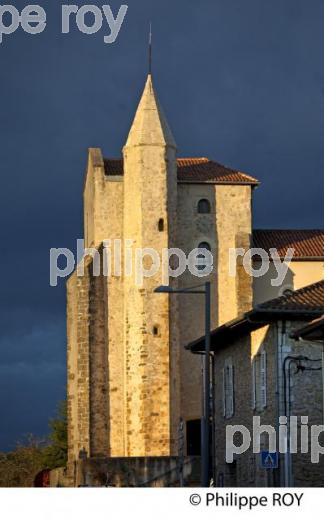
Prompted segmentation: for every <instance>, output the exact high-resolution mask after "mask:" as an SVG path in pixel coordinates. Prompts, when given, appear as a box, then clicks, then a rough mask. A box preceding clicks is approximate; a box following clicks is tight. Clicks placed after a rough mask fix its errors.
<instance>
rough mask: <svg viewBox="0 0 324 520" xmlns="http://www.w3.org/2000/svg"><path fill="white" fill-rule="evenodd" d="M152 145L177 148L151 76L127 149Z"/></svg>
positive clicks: (149, 76)
mask: <svg viewBox="0 0 324 520" xmlns="http://www.w3.org/2000/svg"><path fill="white" fill-rule="evenodd" d="M152 145H153V146H158V145H161V146H170V147H172V148H176V147H177V145H176V142H175V140H174V137H173V135H172V132H171V130H170V127H169V125H168V122H167V120H166V117H165V115H164V113H163V110H162V108H161V105H160V103H159V100H158V98H157V95H156V93H155V90H154V87H153V82H152V76H151V75H150V74H149V75H148V78H147V81H146V85H145V88H144V92H143V95H142V98H141V101H140V104H139V106H138V109H137V112H136V115H135V119H134V121H133V124H132V127H131V129H130V132H129V135H128V139H127V142H126V145H125V148H129V147H132V146H152Z"/></svg>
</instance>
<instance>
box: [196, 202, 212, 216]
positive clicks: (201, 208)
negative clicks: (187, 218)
mask: <svg viewBox="0 0 324 520" xmlns="http://www.w3.org/2000/svg"><path fill="white" fill-rule="evenodd" d="M210 212H211V207H210V202H209V200H207V199H200V201H199V202H198V213H200V214H204V215H206V214H208V213H210Z"/></svg>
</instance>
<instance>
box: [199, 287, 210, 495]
mask: <svg viewBox="0 0 324 520" xmlns="http://www.w3.org/2000/svg"><path fill="white" fill-rule="evenodd" d="M203 375H204V381H203V394H204V408H203V417H202V439H201V462H202V482H201V484H202V487H208V486H209V398H210V396H209V394H210V282H206V284H205V356H204V361H203Z"/></svg>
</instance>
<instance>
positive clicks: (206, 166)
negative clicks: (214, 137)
mask: <svg viewBox="0 0 324 520" xmlns="http://www.w3.org/2000/svg"><path fill="white" fill-rule="evenodd" d="M177 162H178V182H181V183H182V182H183V183H198V184H200V183H205V182H206V183H211V184H248V185H252V186H256V185H258V184H259V182H258V181H257V180H256V179H254V178H253V177H251V176H250V175H247V174H246V173H242V172H239V171H238V170H233V169H232V168H228V167H227V166H222V165H221V164H219V163H217V162H214V161H211V160H209V159H207V158H206V157H199V158H187V159H177ZM104 164H105V173H106V175H123V174H124V167H123V160H122V159H104Z"/></svg>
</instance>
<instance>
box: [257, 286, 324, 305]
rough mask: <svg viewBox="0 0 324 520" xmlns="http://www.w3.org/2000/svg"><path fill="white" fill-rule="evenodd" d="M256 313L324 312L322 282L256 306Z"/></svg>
mask: <svg viewBox="0 0 324 520" xmlns="http://www.w3.org/2000/svg"><path fill="white" fill-rule="evenodd" d="M255 310H256V311H267V312H268V311H269V312H272V311H275V312H277V311H278V312H280V311H285V312H291V311H292V312H306V313H308V312H316V313H317V312H319V313H320V312H322V313H323V312H324V280H322V281H321V282H317V283H314V284H312V285H307V286H306V287H303V288H302V289H298V290H297V291H292V292H291V293H290V294H288V295H285V296H280V297H279V298H275V299H274V300H270V301H267V302H264V303H261V304H260V305H257V307H256V309H255Z"/></svg>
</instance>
